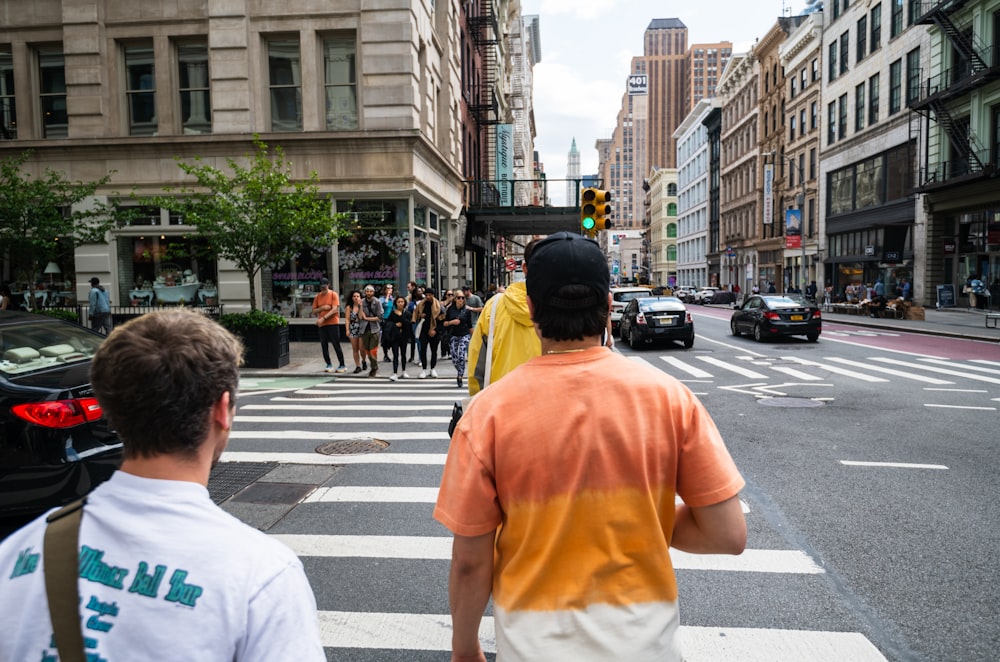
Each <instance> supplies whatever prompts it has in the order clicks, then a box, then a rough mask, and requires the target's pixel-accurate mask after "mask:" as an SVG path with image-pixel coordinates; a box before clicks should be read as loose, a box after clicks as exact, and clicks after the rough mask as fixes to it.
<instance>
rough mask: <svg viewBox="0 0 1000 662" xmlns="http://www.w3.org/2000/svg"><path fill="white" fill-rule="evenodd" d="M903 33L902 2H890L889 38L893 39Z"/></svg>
mask: <svg viewBox="0 0 1000 662" xmlns="http://www.w3.org/2000/svg"><path fill="white" fill-rule="evenodd" d="M902 31H903V0H892V22H891V24H890V26H889V38H890V39H895V38H896V37H898V36H899V33H900V32H902Z"/></svg>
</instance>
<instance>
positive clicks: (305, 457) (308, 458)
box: [219, 451, 448, 465]
mask: <svg viewBox="0 0 1000 662" xmlns="http://www.w3.org/2000/svg"><path fill="white" fill-rule="evenodd" d="M447 457H448V456H447V455H445V454H444V453H365V454H362V455H322V454H320V453H280V452H279V453H254V452H250V451H226V452H224V453H223V454H222V457H221V458H220V460H219V461H220V462H277V463H279V464H323V465H332V464H441V465H443V464H444V461H445V459H446V458H447Z"/></svg>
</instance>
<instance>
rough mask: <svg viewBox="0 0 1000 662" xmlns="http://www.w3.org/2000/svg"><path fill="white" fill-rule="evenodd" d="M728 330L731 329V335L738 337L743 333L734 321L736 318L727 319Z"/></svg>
mask: <svg viewBox="0 0 1000 662" xmlns="http://www.w3.org/2000/svg"><path fill="white" fill-rule="evenodd" d="M729 330H730V331H732V333H733V335H734V336H736V337H737V338H739V337H740V336H742V335H743V334H742V333H741V332H740V327H739V325H738V324H737V323H736V320H729Z"/></svg>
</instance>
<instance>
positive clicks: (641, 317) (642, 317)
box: [635, 313, 646, 324]
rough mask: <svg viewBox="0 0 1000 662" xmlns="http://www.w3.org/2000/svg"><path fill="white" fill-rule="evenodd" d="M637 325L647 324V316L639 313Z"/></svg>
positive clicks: (636, 318) (636, 320)
mask: <svg viewBox="0 0 1000 662" xmlns="http://www.w3.org/2000/svg"><path fill="white" fill-rule="evenodd" d="M635 323H636V324H645V323H646V316H645V315H643V314H642V313H639V314H638V315H636V316H635Z"/></svg>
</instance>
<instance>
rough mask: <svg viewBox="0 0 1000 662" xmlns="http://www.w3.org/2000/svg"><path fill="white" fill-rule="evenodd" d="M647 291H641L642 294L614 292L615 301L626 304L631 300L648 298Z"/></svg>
mask: <svg viewBox="0 0 1000 662" xmlns="http://www.w3.org/2000/svg"><path fill="white" fill-rule="evenodd" d="M648 296H649V290H643V291H642V292H615V294H614V298H615V301H622V302H628V301H631V300H632V299H638V298H640V297H648Z"/></svg>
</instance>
